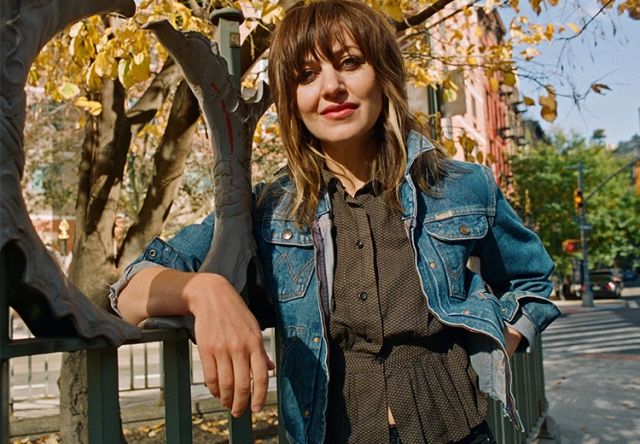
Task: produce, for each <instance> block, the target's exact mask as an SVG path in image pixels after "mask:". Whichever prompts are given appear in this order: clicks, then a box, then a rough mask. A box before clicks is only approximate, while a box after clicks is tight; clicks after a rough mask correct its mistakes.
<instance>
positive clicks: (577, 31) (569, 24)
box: [567, 22, 580, 34]
mask: <svg viewBox="0 0 640 444" xmlns="http://www.w3.org/2000/svg"><path fill="white" fill-rule="evenodd" d="M567 26H568V27H569V28H571V29H573V31H574V32H575V33H576V34H580V28H578V26H577V25H576V24H575V23H571V22H569V23H567Z"/></svg>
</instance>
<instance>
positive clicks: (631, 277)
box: [622, 270, 638, 281]
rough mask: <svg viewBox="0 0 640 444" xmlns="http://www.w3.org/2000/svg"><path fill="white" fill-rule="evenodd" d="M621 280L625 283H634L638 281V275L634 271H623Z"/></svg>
mask: <svg viewBox="0 0 640 444" xmlns="http://www.w3.org/2000/svg"><path fill="white" fill-rule="evenodd" d="M622 279H623V280H625V281H635V280H636V279H638V274H637V273H636V272H635V270H624V271H623V272H622Z"/></svg>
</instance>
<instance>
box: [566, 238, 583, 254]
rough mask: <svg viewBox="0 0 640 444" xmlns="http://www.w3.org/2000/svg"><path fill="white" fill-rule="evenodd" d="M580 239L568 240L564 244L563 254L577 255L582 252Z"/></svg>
mask: <svg viewBox="0 0 640 444" xmlns="http://www.w3.org/2000/svg"><path fill="white" fill-rule="evenodd" d="M580 242H581V241H580V239H567V240H566V241H563V242H562V252H563V253H568V254H571V253H577V252H579V251H580V248H581V245H580Z"/></svg>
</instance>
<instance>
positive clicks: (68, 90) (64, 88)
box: [57, 82, 80, 100]
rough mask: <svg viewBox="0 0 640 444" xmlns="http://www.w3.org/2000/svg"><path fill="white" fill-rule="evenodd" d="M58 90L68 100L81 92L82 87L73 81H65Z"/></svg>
mask: <svg viewBox="0 0 640 444" xmlns="http://www.w3.org/2000/svg"><path fill="white" fill-rule="evenodd" d="M57 90H58V93H59V94H60V96H62V98H63V99H66V100H69V99H72V98H73V97H75V96H77V95H78V94H80V88H78V85H76V84H75V83H71V82H65V83H63V84H62V85H61V86H60V87H59V88H58V89H57Z"/></svg>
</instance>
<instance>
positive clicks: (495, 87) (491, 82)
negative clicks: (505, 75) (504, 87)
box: [489, 77, 500, 92]
mask: <svg viewBox="0 0 640 444" xmlns="http://www.w3.org/2000/svg"><path fill="white" fill-rule="evenodd" d="M489 85H491V90H493V91H494V92H498V90H499V89H500V82H498V80H497V79H496V78H495V77H491V78H490V79H489Z"/></svg>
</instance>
